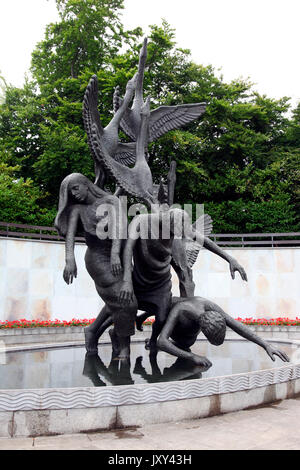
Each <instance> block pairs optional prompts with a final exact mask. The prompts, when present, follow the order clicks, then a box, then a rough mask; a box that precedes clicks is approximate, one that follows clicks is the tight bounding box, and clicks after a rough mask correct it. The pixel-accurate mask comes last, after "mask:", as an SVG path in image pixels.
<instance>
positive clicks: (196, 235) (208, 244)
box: [191, 227, 248, 281]
mask: <svg viewBox="0 0 300 470" xmlns="http://www.w3.org/2000/svg"><path fill="white" fill-rule="evenodd" d="M191 233H192V237H191V238H192V239H193V240H197V241H198V242H199V243H200V244H201V243H202V244H203V246H204V248H206V249H207V250H209V251H211V252H212V253H215V254H216V255H218V256H220V257H221V258H223V259H224V260H225V261H227V262H228V263H229V269H230V273H231V277H232V279H234V278H235V271H238V272H239V273H240V275H241V278H242V279H243V280H244V281H247V280H248V279H247V274H246V272H245V270H244V268H243V267H242V266H241V265H240V264H239V263H238V262H237V260H236V259H234V258H233V257H232V256H230V255H229V254H228V253H226V251H223V250H222V248H220V247H219V246H218V245H217V244H216V243H215V242H213V241H212V240H210V239H209V238H208V237H205V236H204V235H203V234H202V233H200V232H198V231H197V230H195V228H194V227H191Z"/></svg>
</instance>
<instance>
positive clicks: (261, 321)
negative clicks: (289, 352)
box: [0, 317, 300, 329]
mask: <svg viewBox="0 0 300 470" xmlns="http://www.w3.org/2000/svg"><path fill="white" fill-rule="evenodd" d="M94 320H95V318H90V319H86V318H85V319H83V320H79V319H76V318H73V319H72V320H70V321H66V320H26V319H25V318H23V319H21V320H14V321H8V320H6V321H4V322H0V329H9V328H41V327H51V328H52V327H53V328H60V327H64V326H88V325H90V324H91V323H93V321H94ZM236 320H238V321H240V322H241V323H243V324H244V325H256V326H300V318H298V317H296V318H295V319H291V318H285V317H278V318H268V319H266V318H252V317H251V318H240V317H238V318H236ZM153 322H154V318H151V317H149V318H147V320H146V321H145V322H144V325H152V324H153Z"/></svg>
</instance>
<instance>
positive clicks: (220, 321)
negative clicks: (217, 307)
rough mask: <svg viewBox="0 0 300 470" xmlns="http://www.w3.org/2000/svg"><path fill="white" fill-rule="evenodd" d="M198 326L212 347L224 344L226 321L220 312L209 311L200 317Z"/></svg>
mask: <svg viewBox="0 0 300 470" xmlns="http://www.w3.org/2000/svg"><path fill="white" fill-rule="evenodd" d="M200 326H201V330H202V332H203V334H204V335H205V336H206V338H207V339H208V341H209V342H210V343H211V344H213V345H214V346H220V345H221V344H223V343H224V339H225V334H226V321H225V318H224V316H223V315H222V314H221V313H220V312H214V311H209V312H205V313H203V315H201V317H200Z"/></svg>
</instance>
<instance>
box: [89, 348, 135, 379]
mask: <svg viewBox="0 0 300 470" xmlns="http://www.w3.org/2000/svg"><path fill="white" fill-rule="evenodd" d="M82 374H83V375H84V376H85V377H88V378H89V379H91V381H92V384H93V385H94V386H95V387H103V386H106V385H107V384H106V382H104V381H103V380H102V379H101V376H102V377H103V378H105V379H106V380H107V382H108V383H109V385H130V384H133V383H134V381H133V380H132V378H131V375H130V361H119V360H117V359H113V358H111V361H110V364H109V366H108V367H106V365H105V364H104V362H103V361H102V360H101V359H100V357H99V356H98V355H93V356H90V355H88V354H86V355H85V360H84V367H83V372H82Z"/></svg>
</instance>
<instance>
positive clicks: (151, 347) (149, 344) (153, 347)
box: [145, 338, 158, 353]
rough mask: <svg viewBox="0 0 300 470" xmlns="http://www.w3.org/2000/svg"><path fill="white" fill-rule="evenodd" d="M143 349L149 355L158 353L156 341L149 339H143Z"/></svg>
mask: <svg viewBox="0 0 300 470" xmlns="http://www.w3.org/2000/svg"><path fill="white" fill-rule="evenodd" d="M145 348H146V349H147V351H150V353H156V352H157V351H158V348H157V343H156V341H153V340H151V339H149V338H147V339H145Z"/></svg>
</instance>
